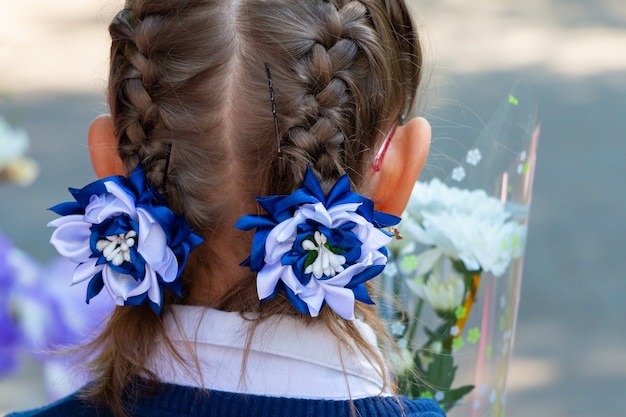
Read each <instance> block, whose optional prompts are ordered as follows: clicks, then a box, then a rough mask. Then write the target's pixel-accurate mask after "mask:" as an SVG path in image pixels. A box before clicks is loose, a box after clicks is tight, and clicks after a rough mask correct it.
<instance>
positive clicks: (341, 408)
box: [7, 384, 445, 417]
mask: <svg viewBox="0 0 626 417" xmlns="http://www.w3.org/2000/svg"><path fill="white" fill-rule="evenodd" d="M353 403H354V408H355V409H354V410H352V409H351V406H350V401H347V400H342V401H333V400H307V399H297V398H279V397H265V396H257V395H247V394H235V393H227V392H221V391H211V392H207V391H204V390H202V389H199V388H192V387H184V386H180V385H171V384H164V385H163V387H162V389H161V390H160V391H159V392H158V394H157V395H154V396H151V397H142V398H141V399H140V400H139V401H138V402H137V403H135V404H129V405H128V406H127V409H128V412H129V414H130V416H131V417H195V416H202V417H251V416H255V417H300V416H301V417H352V416H360V417H383V416H397V417H400V416H407V417H445V415H444V413H443V412H442V411H441V409H440V408H439V406H438V405H437V403H435V402H434V401H432V400H425V399H419V400H409V399H407V398H404V397H399V398H394V397H368V398H361V399H357V400H354V402H353ZM96 416H97V417H112V414H111V412H110V411H109V410H108V409H106V408H98V407H95V406H94V405H92V404H90V403H87V402H85V401H83V400H81V399H80V398H78V395H77V394H74V395H71V396H69V397H66V398H64V399H61V400H59V401H57V402H56V403H54V404H51V405H49V406H46V407H43V408H40V409H37V410H33V411H27V412H22V413H14V414H9V416H7V417H96Z"/></svg>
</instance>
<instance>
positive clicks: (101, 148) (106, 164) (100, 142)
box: [88, 114, 125, 178]
mask: <svg viewBox="0 0 626 417" xmlns="http://www.w3.org/2000/svg"><path fill="white" fill-rule="evenodd" d="M88 144H89V156H91V164H92V165H93V169H94V171H95V172H96V175H97V176H98V178H104V177H110V176H112V175H124V174H125V171H124V164H123V163H122V160H121V159H120V157H119V155H118V153H117V140H116V139H115V134H114V127H113V120H112V119H111V116H110V115H108V114H106V115H102V116H98V117H97V118H96V119H95V120H94V121H93V122H92V123H91V127H90V128H89V135H88Z"/></svg>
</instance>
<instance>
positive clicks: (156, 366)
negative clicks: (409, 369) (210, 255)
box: [148, 306, 392, 400]
mask: <svg viewBox="0 0 626 417" xmlns="http://www.w3.org/2000/svg"><path fill="white" fill-rule="evenodd" d="M355 324H356V325H357V327H358V328H359V331H360V332H361V334H362V335H363V336H364V338H365V339H366V340H367V341H368V342H369V343H370V344H371V345H372V346H373V347H374V348H375V349H376V336H375V334H374V332H373V330H372V329H371V328H370V327H369V326H367V325H366V324H364V323H363V322H361V321H359V320H357V321H355ZM250 325H251V322H250V321H248V320H246V319H244V318H243V317H242V316H241V314H240V313H227V312H223V311H218V310H213V309H207V308H203V307H194V306H174V309H173V314H172V315H169V316H166V318H165V326H166V331H167V333H168V336H169V338H170V340H171V342H172V344H173V346H174V347H175V349H176V350H177V351H178V352H179V353H180V355H181V356H182V359H183V361H184V365H183V364H182V363H181V362H180V361H178V360H176V359H174V358H173V357H172V354H171V353H170V351H169V350H168V349H167V348H166V346H165V343H164V342H159V343H158V344H157V346H156V349H155V351H156V354H155V355H154V357H153V358H152V360H151V361H149V366H148V367H149V369H150V370H152V371H153V372H154V373H155V374H156V376H157V377H158V378H159V379H160V380H161V381H163V382H167V383H172V384H177V385H184V386H195V387H201V388H206V389H212V390H219V391H226V392H234V393H248V394H254V395H264V396H272V397H289V398H309V399H332V400H346V399H358V398H364V397H370V396H377V395H392V394H391V392H390V390H389V389H385V390H383V379H382V376H381V374H380V372H379V371H378V367H377V365H376V363H375V362H373V361H368V360H367V359H366V358H365V357H364V356H363V355H362V354H360V353H358V351H357V350H355V352H357V353H356V354H355V353H352V352H351V351H349V350H348V349H346V348H345V347H341V345H340V344H339V342H338V341H337V340H336V339H335V338H334V337H333V336H332V334H331V333H330V332H329V331H328V329H327V328H326V326H325V325H324V324H323V323H321V322H315V323H313V324H311V325H306V324H304V323H303V321H302V320H298V319H297V318H295V317H289V316H275V317H271V318H270V319H268V320H266V321H264V322H263V323H261V324H260V325H259V326H258V327H257V329H256V330H255V333H254V336H253V338H252V341H251V344H250V351H249V355H248V359H247V364H246V366H245V368H243V374H242V362H243V360H244V351H245V348H246V339H247V337H248V328H249V327H250ZM194 354H195V356H196V357H197V361H198V362H197V364H196V363H195V362H194ZM371 362H373V363H371ZM198 370H199V371H200V374H198Z"/></svg>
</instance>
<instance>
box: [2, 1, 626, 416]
mask: <svg viewBox="0 0 626 417" xmlns="http://www.w3.org/2000/svg"><path fill="white" fill-rule="evenodd" d="M409 2H411V3H412V6H414V9H415V11H416V16H417V20H418V22H419V25H420V27H421V32H422V37H423V40H424V45H425V57H426V61H427V71H426V77H425V80H424V81H425V86H426V88H425V91H424V92H423V93H422V103H421V113H422V114H423V115H425V116H426V117H427V118H429V120H430V121H431V123H432V125H433V143H432V148H433V155H437V147H438V143H444V142H445V141H446V140H450V139H453V140H459V141H472V140H473V139H474V138H476V137H477V135H478V133H479V132H480V131H481V129H482V127H483V125H484V124H485V123H486V122H487V120H488V119H489V117H490V115H491V114H492V113H493V112H494V111H495V109H496V107H497V105H498V104H499V103H500V101H501V99H502V97H503V96H504V95H505V94H506V93H507V92H508V90H509V88H510V87H511V86H512V85H513V83H514V82H515V81H516V80H517V79H519V78H523V79H525V80H526V81H527V82H528V83H529V84H531V85H532V86H533V87H534V89H535V94H536V96H537V97H538V99H539V102H540V105H541V119H542V132H541V138H540V142H539V150H538V165H537V171H536V176H535V189H534V198H533V205H532V208H531V217H530V226H529V238H528V243H527V249H526V258H525V271H524V279H523V285H522V295H521V302H520V310H519V319H518V326H517V334H516V341H515V348H514V358H513V361H512V364H511V368H510V373H509V379H508V395H507V413H506V415H507V416H509V417H522V416H529V415H530V416H552V417H565V416H567V417H582V416H594V417H623V416H624V415H626V404H625V402H624V400H623V399H622V398H620V394H619V393H620V392H621V389H623V387H624V386H626V333H625V332H624V330H626V328H625V324H624V320H625V318H626V303H624V301H623V300H624V296H625V295H626V240H625V239H624V236H625V235H626V221H625V220H624V217H625V215H626V186H624V185H623V182H624V178H626V52H625V51H626V2H624V1H623V0H595V1H593V2H590V1H585V0H526V1H524V2H504V1H494V0H474V1H472V2H467V1H461V0H436V1H435V0H409ZM121 4H122V2H121V1H117V0H116V1H105V0H83V1H80V2H76V1H74V0H56V1H55V2H49V1H44V0H22V1H20V2H4V3H3V5H2V13H0V115H2V116H3V117H4V118H6V119H7V120H9V121H10V122H11V123H12V124H13V125H18V126H21V127H23V128H24V129H25V130H26V131H27V133H28V135H29V137H30V140H31V149H30V151H29V155H30V156H31V157H33V158H34V159H35V160H36V161H37V162H38V163H39V166H40V170H41V172H40V175H39V177H38V178H37V179H36V180H35V182H34V183H33V184H32V185H30V186H29V187H19V186H17V185H3V186H1V188H0V230H1V231H2V232H3V233H4V234H5V235H6V236H7V237H8V238H9V239H10V240H11V241H12V242H13V244H14V245H15V246H17V247H18V248H20V249H21V250H23V251H25V252H27V253H28V254H29V255H31V256H32V257H33V258H34V259H36V260H37V261H38V262H41V263H42V264H45V263H47V262H49V261H50V260H52V259H53V258H54V257H55V253H54V251H53V248H52V247H51V246H50V245H49V244H48V243H47V242H48V239H49V236H50V230H49V229H47V228H46V227H45V225H46V223H47V222H48V221H50V220H52V219H53V218H54V217H55V216H54V215H53V214H52V213H50V212H48V211H46V208H48V207H50V206H51V205H54V204H56V203H57V202H60V201H66V200H67V199H68V196H69V195H68V194H67V191H66V189H67V187H68V186H74V187H82V186H83V185H85V184H86V183H88V182H90V181H92V180H94V179H95V176H94V174H93V172H92V170H91V167H90V163H89V157H88V151H87V147H86V144H85V143H86V133H87V129H88V127H89V123H90V122H91V120H92V119H93V118H94V117H95V116H97V115H98V114H100V113H103V112H105V111H106V106H105V102H104V97H103V90H104V85H105V79H106V59H107V52H108V50H107V48H108V34H107V31H106V27H107V24H108V21H109V20H110V18H111V17H112V15H113V14H114V13H115V11H116V10H117V9H118V8H119V7H120V6H121ZM429 168H430V169H436V161H432V162H430V163H429ZM61 285H65V283H62V284H61ZM0 331H4V329H0ZM41 380H42V376H41V371H40V370H39V368H38V367H37V366H36V365H35V364H34V363H32V362H31V361H26V362H25V363H23V365H22V367H21V369H20V371H19V372H18V373H17V374H16V375H15V376H11V377H5V378H4V379H0V415H2V414H3V413H4V412H7V411H9V410H16V409H24V408H32V407H35V406H39V405H42V404H44V403H46V401H47V400H46V396H45V392H44V389H43V386H42V382H41Z"/></svg>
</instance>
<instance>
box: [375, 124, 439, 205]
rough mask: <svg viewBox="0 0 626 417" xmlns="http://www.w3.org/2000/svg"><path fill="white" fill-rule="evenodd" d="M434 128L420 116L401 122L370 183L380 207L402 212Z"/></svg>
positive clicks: (423, 159) (426, 154) (421, 166)
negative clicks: (401, 124)
mask: <svg viewBox="0 0 626 417" xmlns="http://www.w3.org/2000/svg"><path fill="white" fill-rule="evenodd" d="M430 136H431V129H430V124H429V123H428V121H426V119H424V118H421V117H417V118H414V119H411V120H410V121H409V122H408V123H406V124H405V125H403V126H398V128H397V129H396V132H395V134H394V136H393V138H392V139H391V142H390V144H389V148H388V149H387V152H386V154H385V157H384V159H383V161H381V163H380V171H378V172H373V171H372V172H370V178H369V184H370V190H371V196H372V199H373V200H374V205H375V207H376V210H379V211H383V212H385V213H389V214H393V215H396V216H400V215H401V214H402V212H403V211H404V209H405V208H406V205H407V203H408V201H409V197H410V196H411V192H412V191H413V186H414V185H415V181H417V178H418V176H419V174H420V172H421V171H422V168H423V167H424V164H425V163H426V158H427V157H428V150H429V148H430Z"/></svg>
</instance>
